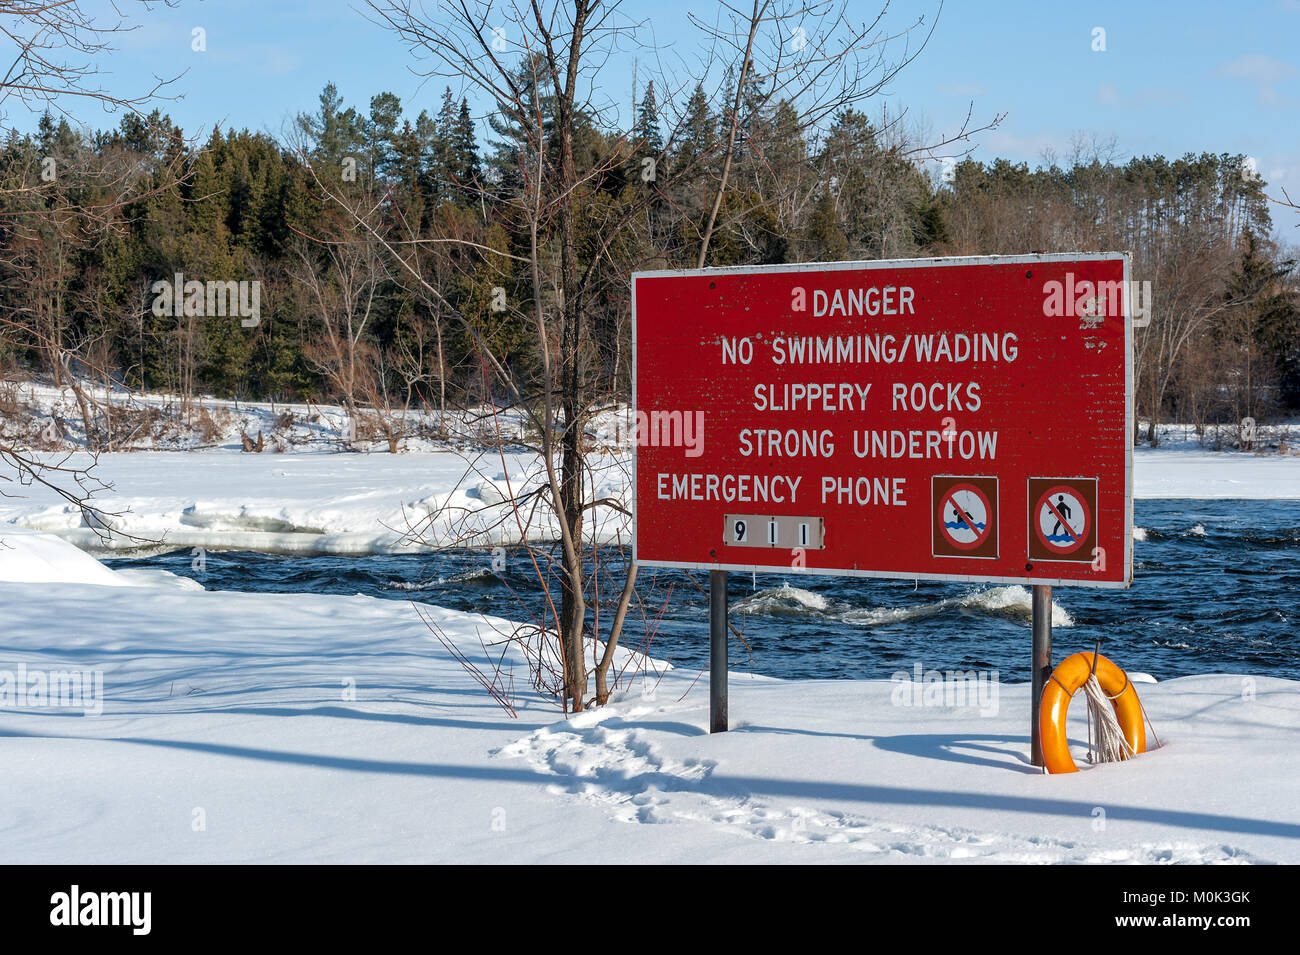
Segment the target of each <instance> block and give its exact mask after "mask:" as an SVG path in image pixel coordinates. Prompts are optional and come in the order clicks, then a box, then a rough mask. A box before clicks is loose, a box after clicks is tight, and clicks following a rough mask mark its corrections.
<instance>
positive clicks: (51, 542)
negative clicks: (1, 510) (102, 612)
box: [0, 527, 130, 587]
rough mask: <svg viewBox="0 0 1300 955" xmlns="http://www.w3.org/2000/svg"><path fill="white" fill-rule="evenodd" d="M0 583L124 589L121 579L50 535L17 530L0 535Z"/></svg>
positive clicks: (7, 530)
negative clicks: (55, 584)
mask: <svg viewBox="0 0 1300 955" xmlns="http://www.w3.org/2000/svg"><path fill="white" fill-rule="evenodd" d="M0 581H10V582H14V583H26V584H32V583H64V584H98V585H100V586H102V587H127V586H130V583H129V581H128V580H126V579H125V578H123V577H121V576H120V575H118V574H116V573H114V572H113V571H112V570H110V569H109V568H107V567H105V566H104V565H103V564H101V563H100V562H99V561H97V560H95V558H93V557H91V556H90V555H88V554H86V553H85V552H84V551H82V550H79V549H77V548H76V547H74V546H73V545H72V544H69V543H68V542H67V541H64V540H61V539H60V538H58V537H55V536H54V535H53V534H41V533H37V532H35V531H30V530H25V529H23V528H21V527H14V528H5V530H4V534H3V536H0Z"/></svg>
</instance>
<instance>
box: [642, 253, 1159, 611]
mask: <svg viewBox="0 0 1300 955" xmlns="http://www.w3.org/2000/svg"><path fill="white" fill-rule="evenodd" d="M1130 292H1131V283H1130V277H1129V261H1128V256H1127V255H1126V254H1124V253H1103V252H1099V253H1078V254H1073V253H1071V254H1055V253H1053V254H1049V255H1017V256H990V257H973V258H940V259H916V260H894V261H884V260H881V261H871V262H832V263H825V262H808V263H800V264H794V265H779V266H755V267H742V268H727V269H698V270H689V271H679V272H643V273H637V274H635V275H633V277H632V314H633V329H632V338H633V356H632V358H633V360H632V364H633V381H632V393H633V401H634V411H633V416H632V417H630V418H629V419H628V423H627V427H628V428H629V433H631V429H632V428H633V427H634V428H635V432H634V433H635V458H634V462H633V483H634V485H635V497H634V507H635V518H634V520H635V535H634V539H633V548H634V551H633V553H634V559H635V560H636V561H637V563H639V564H642V565H645V566H650V567H655V566H659V567H689V568H698V569H701V570H734V571H742V572H748V571H751V570H752V571H758V572H767V571H774V572H782V571H787V570H789V569H790V568H792V567H797V568H798V569H799V570H800V572H804V573H822V574H855V575H862V576H870V577H894V578H901V579H904V580H908V581H912V580H915V579H918V578H920V579H931V580H961V581H981V582H989V583H1044V584H1054V585H1065V584H1069V585H1079V586H1091V587H1127V586H1128V585H1129V582H1130V581H1131V579H1132V567H1133V562H1132V547H1133V545H1132V538H1131V528H1132V519H1133V503H1132V450H1131V445H1132V435H1133V409H1132V390H1133V365H1132V342H1133V325H1132V315H1131V309H1130V297H1131V296H1130ZM1038 475H1049V476H1050V475H1065V476H1068V475H1087V480H1086V481H1083V480H1082V479H1079V478H1077V477H1059V478H1058V477H1046V478H1039V477H1037V476H1038ZM1031 480H1034V481H1035V482H1037V481H1042V482H1044V483H1041V484H1039V483H1035V484H1034V485H1033V488H1032V490H1030V487H1029V482H1030V481H1031ZM1058 485H1060V486H1061V487H1060V488H1059V489H1058V490H1057V492H1056V493H1054V494H1052V495H1051V498H1050V502H1049V501H1047V500H1041V502H1040V499H1043V498H1044V494H1045V492H1047V491H1048V490H1049V489H1051V488H1057V486H1058ZM1049 503H1050V506H1049ZM737 521H740V522H741V523H742V525H743V527H742V529H743V531H744V533H743V534H739V533H737V529H736V522H737ZM805 525H806V527H807V535H808V539H809V540H813V539H816V540H817V541H818V542H819V543H820V544H821V546H820V547H812V546H809V545H805V544H803V543H801V541H802V540H803V539H804V537H803V534H804V532H803V531H802V530H801V528H803V527H804V526H805ZM814 529H817V533H814ZM1094 551H1098V552H1104V554H1105V556H1106V557H1107V558H1108V559H1106V560H1098V561H1097V562H1096V563H1095V564H1094V563H1093V560H1094V557H1095V556H1097V555H1096V554H1094Z"/></svg>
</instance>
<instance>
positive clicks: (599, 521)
mask: <svg viewBox="0 0 1300 955" xmlns="http://www.w3.org/2000/svg"><path fill="white" fill-rule="evenodd" d="M89 461H90V459H89V457H88V456H86V455H74V456H73V458H72V463H82V464H84V463H89ZM592 467H593V472H594V475H595V480H594V484H593V487H592V488H591V489H590V491H591V492H592V493H593V496H595V497H599V498H605V497H608V498H611V499H614V500H617V501H619V502H620V503H621V504H623V505H624V506H629V504H630V497H631V494H630V486H629V485H630V480H631V465H630V460H629V459H628V457H627V456H626V455H624V454H594V455H592ZM1134 472H1135V473H1134V493H1135V495H1136V496H1137V497H1139V498H1183V499H1207V498H1249V499H1292V500H1294V499H1300V457H1295V456H1290V455H1278V454H1271V455H1270V454H1260V455H1254V454H1223V453H1217V454H1216V453H1213V452H1204V451H1183V450H1173V449H1169V450H1158V451H1151V450H1139V451H1137V452H1136V453H1135V455H1134ZM96 474H97V475H98V476H99V478H100V479H101V480H104V481H107V482H110V483H112V484H113V485H114V486H115V492H114V493H113V494H111V495H107V496H104V497H102V498H101V499H99V500H100V501H101V505H100V506H102V507H103V508H104V509H105V510H106V511H109V512H113V514H114V515H115V516H113V517H112V518H111V519H110V523H111V524H112V525H113V526H114V527H116V528H118V529H120V530H122V531H125V532H126V533H127V534H130V535H134V536H135V537H137V538H142V539H144V541H146V542H159V544H158V545H156V546H155V545H148V546H147V547H146V549H159V548H161V549H164V550H173V549H178V548H192V547H206V548H209V549H247V550H258V551H264V552H274V553H289V554H294V553H297V554H324V553H343V554H367V553H377V552H384V551H394V550H402V549H408V548H410V547H411V546H412V545H413V543H414V541H416V540H422V541H425V542H428V543H434V544H438V545H448V544H456V543H465V544H495V543H501V542H506V543H513V542H517V541H518V540H519V539H520V538H521V537H522V536H523V535H524V534H527V535H528V536H529V537H535V538H544V539H554V538H555V537H556V536H557V531H556V530H555V528H554V527H553V526H552V525H551V524H550V522H549V521H547V519H546V517H545V509H544V508H543V509H539V511H538V512H537V514H536V516H535V517H534V520H533V523H532V524H531V525H529V526H527V527H521V526H520V525H519V524H518V523H517V522H516V521H515V519H514V518H513V516H512V515H511V514H510V509H509V508H508V507H505V506H503V505H502V504H501V503H500V502H501V501H502V500H504V499H505V498H508V497H510V496H511V495H512V494H513V495H519V494H521V493H524V492H526V491H528V490H531V489H535V488H536V487H537V486H538V485H539V484H540V483H541V481H542V478H543V473H542V468H541V465H540V462H539V460H538V459H537V458H536V457H535V456H533V455H531V454H528V453H513V454H509V453H507V454H501V453H497V452H488V451H478V452H447V451H444V452H424V453H412V454H395V455H394V454H387V453H378V454H329V453H313V452H298V453H287V454H266V453H263V454H244V453H242V452H239V451H234V450H212V451H189V452H162V451H159V452H150V453H117V454H104V455H101V456H100V458H99V465H98V467H97V469H96ZM507 475H508V477H507ZM10 493H20V494H24V495H26V496H23V497H0V539H2V538H3V536H4V533H5V531H6V528H7V527H8V526H14V525H18V526H24V527H29V528H33V529H37V530H43V531H48V532H51V533H54V534H58V535H59V536H61V537H63V538H65V539H67V540H70V541H73V542H74V543H76V544H78V545H79V546H81V547H83V548H85V549H87V550H90V551H93V552H104V551H105V541H104V539H103V536H102V535H101V534H100V533H98V532H97V531H96V529H94V528H91V527H86V526H84V522H83V519H82V515H81V513H80V511H79V510H78V509H77V508H75V507H73V506H71V505H69V504H67V503H66V502H65V501H63V500H62V499H60V498H58V497H57V496H56V495H54V494H53V493H52V492H50V491H48V490H46V489H43V488H39V487H38V488H24V489H19V490H18V491H11V492H10ZM591 523H592V526H593V529H594V530H595V531H596V532H597V533H599V534H600V535H601V536H602V537H604V538H606V539H612V538H615V537H617V536H619V535H620V534H621V535H623V539H626V535H627V529H628V522H627V520H626V518H625V516H624V515H623V514H621V513H620V512H618V511H616V510H614V509H612V508H604V507H602V508H597V509H596V510H595V511H594V512H593V520H592V522H591ZM112 544H113V547H114V548H115V549H117V550H119V551H125V550H130V549H133V548H139V547H141V546H142V543H141V541H132V540H130V539H127V538H125V537H121V536H119V537H117V538H116V539H115V540H114V541H113V542H112Z"/></svg>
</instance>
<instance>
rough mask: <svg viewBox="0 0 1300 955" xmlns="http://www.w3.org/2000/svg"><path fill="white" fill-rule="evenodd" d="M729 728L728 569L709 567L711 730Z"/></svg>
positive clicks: (712, 731)
mask: <svg viewBox="0 0 1300 955" xmlns="http://www.w3.org/2000/svg"><path fill="white" fill-rule="evenodd" d="M726 731H727V572H726V571H725V570H711V571H709V732H710V733H725V732H726Z"/></svg>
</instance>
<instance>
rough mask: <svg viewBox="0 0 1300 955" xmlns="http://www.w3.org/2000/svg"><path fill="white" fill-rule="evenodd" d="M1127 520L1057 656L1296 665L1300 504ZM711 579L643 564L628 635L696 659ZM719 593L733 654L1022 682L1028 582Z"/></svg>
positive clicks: (366, 570) (513, 592)
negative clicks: (1118, 573) (1128, 570)
mask: <svg viewBox="0 0 1300 955" xmlns="http://www.w3.org/2000/svg"><path fill="white" fill-rule="evenodd" d="M1134 523H1135V526H1136V527H1138V528H1140V530H1138V531H1137V533H1136V537H1137V539H1136V541H1135V543H1134V583H1133V587H1132V588H1131V589H1130V590H1127V591H1116V590H1091V589H1084V588H1068V587H1058V588H1056V589H1055V592H1054V594H1053V596H1054V600H1055V608H1054V613H1053V617H1054V634H1053V644H1054V654H1053V656H1054V659H1056V660H1060V659H1062V658H1064V657H1065V656H1067V655H1068V654H1070V653H1073V652H1075V651H1076V650H1091V649H1092V648H1093V647H1094V646H1095V645H1096V641H1097V640H1098V639H1100V640H1101V641H1102V652H1103V653H1105V654H1106V655H1108V656H1110V657H1111V658H1112V659H1113V660H1115V661H1116V662H1117V663H1119V664H1120V665H1121V666H1122V667H1124V668H1125V669H1128V670H1136V671H1145V672H1147V673H1151V674H1153V675H1154V676H1156V677H1157V678H1159V679H1169V678H1170V677H1176V676H1186V675H1189V674H1198V673H1243V674H1245V673H1249V674H1254V675H1268V676H1279V677H1287V678H1289V679H1293V680H1294V679H1300V501H1227V500H1216V501H1138V502H1137V503H1136V514H1135V519H1134ZM606 556H607V552H605V551H602V559H605V557H606ZM608 556H612V557H613V558H614V559H613V560H611V565H610V566H607V567H606V566H604V565H602V573H604V572H605V571H608V572H610V574H611V576H610V577H609V578H608V579H609V580H611V581H614V582H615V586H617V585H618V583H621V580H622V575H621V572H620V571H621V567H620V566H618V564H619V558H618V555H617V552H613V553H611V554H609V555H608ZM107 563H109V564H110V565H111V566H114V567H154V568H163V569H166V570H170V571H172V572H174V573H177V574H182V575H184V576H188V577H193V578H195V579H197V580H199V581H200V582H201V583H202V584H203V585H204V586H205V587H206V588H208V589H209V590H242V591H259V592H274V593H331V594H349V595H350V594H358V593H360V594H368V595H371V596H375V597H383V598H388V599H392V600H402V601H405V600H407V599H408V598H413V599H415V600H419V601H422V602H425V603H431V604H437V605H440V606H444V607H452V608H455V609H458V610H468V611H481V612H484V613H489V614H494V615H497V616H502V617H507V618H511V619H516V620H525V619H530V618H532V617H533V609H534V608H535V606H536V605H537V604H538V602H539V598H540V594H541V586H540V585H539V583H538V581H537V578H536V576H535V574H534V572H533V569H532V566H533V565H532V562H531V561H529V560H528V559H527V558H526V556H525V555H524V554H523V553H522V552H521V551H514V550H512V551H509V552H507V553H506V555H505V560H504V566H500V565H499V569H500V573H497V572H496V571H494V570H493V567H492V555H491V554H490V553H489V552H487V551H482V550H453V551H443V552H439V553H435V554H418V555H377V556H372V557H280V556H268V555H264V554H255V553H249V552H244V551H237V552H221V553H214V552H209V553H208V554H207V559H206V566H205V567H204V570H203V572H202V573H200V572H197V571H195V570H194V569H192V567H191V556H190V552H189V551H178V552H176V553H172V554H163V555H160V556H156V557H150V558H147V559H120V560H110V561H108V562H107ZM692 578H693V579H692ZM707 580H708V574H707V573H694V574H692V575H690V577H688V575H687V574H685V573H683V572H678V571H664V570H658V571H656V572H652V571H650V570H649V569H645V570H643V571H642V573H641V577H640V578H639V581H638V583H639V584H640V590H641V593H642V599H641V602H640V607H639V608H638V609H637V611H636V612H635V613H633V614H630V615H629V622H628V629H627V632H626V633H625V641H626V642H627V643H628V644H630V645H633V646H638V647H646V648H648V650H649V652H650V653H651V655H652V656H655V657H657V658H659V659H664V660H669V661H671V662H672V663H674V664H675V665H677V666H684V667H694V668H701V667H705V666H707V664H708V603H707V599H706V597H705V595H704V593H703V592H701V590H700V589H699V588H698V587H697V584H698V585H699V586H704V585H706V584H707ZM552 590H554V591H557V592H558V588H557V587H552ZM617 598H618V593H617V590H613V591H611V592H610V593H608V594H602V597H601V606H600V616H601V631H602V635H603V632H604V629H605V626H606V624H607V622H608V620H609V619H610V618H611V617H612V614H613V609H614V605H615V603H616V601H617ZM730 601H731V620H732V622H733V623H734V624H735V625H736V626H738V627H739V628H740V629H741V630H742V632H743V634H744V642H745V644H747V645H748V650H747V649H746V647H745V646H744V645H742V644H741V643H740V642H739V641H733V643H732V649H731V661H732V667H733V669H746V668H748V669H750V670H752V671H753V672H755V673H761V674H765V675H768V676H778V677H787V678H810V677H812V678H822V679H826V678H838V679H859V678H885V679H887V678H888V677H889V676H890V674H892V673H894V672H895V671H897V670H900V669H906V670H911V669H912V667H913V666H914V665H915V664H917V663H920V664H921V665H922V666H923V667H924V668H926V669H956V668H961V669H970V668H976V667H978V668H986V669H996V670H998V673H999V677H1000V678H1001V679H1002V680H1004V681H1020V680H1028V679H1029V648H1030V629H1029V620H1030V597H1029V590H1028V588H1025V587H1017V586H1002V585H971V584H936V583H926V582H924V581H922V582H920V583H919V584H913V583H912V582H907V581H893V580H879V581H876V580H866V579H863V578H859V577H853V578H850V577H840V578H837V577H818V576H805V575H795V574H784V575H782V574H759V575H758V577H757V579H754V578H752V577H751V576H750V575H748V574H732V575H731V583H730ZM557 602H558V601H557ZM593 615H594V614H593V613H589V614H588V620H589V621H590V620H591V618H592V616H593Z"/></svg>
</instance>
